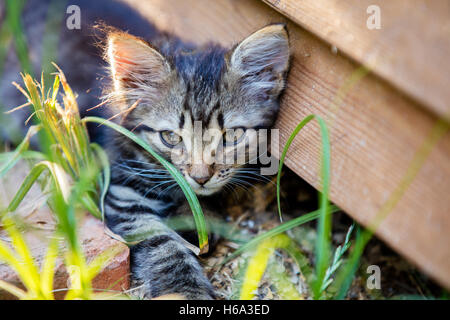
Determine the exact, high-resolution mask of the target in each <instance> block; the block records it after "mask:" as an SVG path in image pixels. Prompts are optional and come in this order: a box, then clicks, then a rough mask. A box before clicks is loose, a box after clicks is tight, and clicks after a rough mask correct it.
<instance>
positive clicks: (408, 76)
mask: <svg viewBox="0 0 450 320" xmlns="http://www.w3.org/2000/svg"><path fill="white" fill-rule="evenodd" d="M264 2H266V3H267V4H269V5H270V6H272V7H273V8H274V9H276V10H278V11H279V12H281V13H282V14H283V15H285V16H287V17H289V18H290V19H292V20H293V21H294V22H296V23H297V24H299V25H300V26H302V27H304V28H306V29H307V30H309V31H310V32H312V33H313V34H315V35H318V36H319V37H321V38H322V39H324V40H325V41H326V42H327V43H329V44H331V45H334V46H336V47H337V48H339V49H340V50H342V51H343V52H345V53H346V54H347V55H349V56H350V57H352V58H353V59H355V60H356V61H358V62H360V63H364V64H367V65H369V66H370V67H371V69H372V70H373V72H374V73H376V74H378V75H380V76H382V77H383V78H384V79H385V80H386V81H389V82H390V83H392V84H394V85H395V86H396V87H398V88H399V89H401V90H402V91H403V92H405V93H407V94H408V95H410V96H412V97H413V98H415V99H417V100H418V101H420V102H422V103H423V104H424V105H425V106H426V107H428V108H430V109H431V110H433V111H434V112H436V113H437V114H439V115H441V116H443V117H445V118H446V119H447V120H450V104H449V101H450V90H449V88H450V59H449V57H450V2H449V1H447V0H433V1H427V0H408V1H401V0H396V1H395V0H394V1H392V0H381V1H376V2H374V1H372V0H358V1H354V0H353V1H352V0H302V1H297V0H264ZM374 5H376V6H377V7H378V8H375V9H373V6H374ZM369 7H370V8H369ZM368 8H369V10H368ZM374 10H379V11H378V12H376V11H374ZM378 13H379V15H378V16H377V17H378V18H379V20H378V22H379V27H380V28H379V29H376V28H375V29H369V28H368V27H367V23H369V26H371V28H373V27H375V25H374V24H372V22H374V21H373V18H375V15H377V14H378ZM368 20H369V22H368Z"/></svg>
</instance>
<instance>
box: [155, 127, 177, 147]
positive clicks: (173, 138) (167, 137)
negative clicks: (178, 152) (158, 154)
mask: <svg viewBox="0 0 450 320" xmlns="http://www.w3.org/2000/svg"><path fill="white" fill-rule="evenodd" d="M159 136H160V138H161V141H162V143H164V144H165V145H166V146H167V147H169V148H173V147H175V146H176V145H177V144H179V143H180V142H181V140H182V139H181V136H179V135H178V134H176V133H175V132H173V131H169V130H166V131H160V132H159Z"/></svg>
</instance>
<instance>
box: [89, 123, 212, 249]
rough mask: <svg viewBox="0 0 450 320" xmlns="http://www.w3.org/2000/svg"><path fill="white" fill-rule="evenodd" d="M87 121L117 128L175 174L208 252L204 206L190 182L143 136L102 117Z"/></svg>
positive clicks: (199, 237) (200, 239) (202, 245)
mask: <svg viewBox="0 0 450 320" xmlns="http://www.w3.org/2000/svg"><path fill="white" fill-rule="evenodd" d="M83 121H85V122H94V123H99V124H102V125H106V126H108V127H110V128H111V129H114V130H116V131H117V132H119V133H121V134H123V135H125V136H126V137H128V138H129V139H131V140H132V141H134V142H135V143H136V144H138V145H139V146H141V147H142V148H144V149H145V150H146V151H147V152H148V153H150V154H151V155H152V156H153V157H154V158H155V159H156V160H158V161H159V162H160V163H161V164H162V165H163V166H164V167H165V168H166V169H167V171H168V172H169V173H170V174H171V175H172V176H173V178H174V179H175V181H176V182H177V183H178V185H179V186H180V188H181V190H182V191H183V193H184V195H185V196H186V199H187V201H188V203H189V206H190V208H191V210H192V213H193V216H194V221H195V225H196V228H197V233H198V240H199V248H200V253H205V252H208V232H207V228H206V222H205V217H204V215H203V211H202V208H201V206H200V203H199V201H198V199H197V196H196V195H195V193H194V191H192V189H191V187H190V186H189V184H188V182H187V181H186V180H185V179H184V177H183V175H182V174H181V173H180V172H179V171H178V170H177V169H176V168H175V167H174V166H173V165H172V164H171V163H170V162H168V161H167V160H166V159H164V158H163V157H161V156H160V155H159V154H157V153H156V152H155V151H154V150H153V149H152V148H151V147H150V146H149V145H148V144H147V143H145V142H144V141H143V140H142V139H141V138H139V137H138V136H137V135H135V134H134V133H133V132H131V131H129V130H127V129H125V128H123V127H121V126H119V125H117V124H115V123H113V122H111V121H108V120H105V119H102V118H98V117H86V118H84V119H83Z"/></svg>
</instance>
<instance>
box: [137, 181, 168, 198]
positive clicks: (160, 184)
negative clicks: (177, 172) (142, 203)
mask: <svg viewBox="0 0 450 320" xmlns="http://www.w3.org/2000/svg"><path fill="white" fill-rule="evenodd" d="M174 181H175V180H173V179H171V180H167V181H163V182H159V183H157V184H156V185H154V186H153V187H151V188H150V189H149V190H147V192H146V193H145V194H144V198H146V197H147V195H148V194H149V193H150V192H152V191H153V190H154V189H156V188H158V187H161V186H163V185H165V184H167V183H171V182H174Z"/></svg>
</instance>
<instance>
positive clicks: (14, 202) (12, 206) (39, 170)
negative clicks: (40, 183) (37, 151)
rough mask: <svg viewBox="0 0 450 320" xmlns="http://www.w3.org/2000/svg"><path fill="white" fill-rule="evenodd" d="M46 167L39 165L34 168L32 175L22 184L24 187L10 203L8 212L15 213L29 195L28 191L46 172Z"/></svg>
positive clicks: (29, 174) (21, 187)
mask: <svg viewBox="0 0 450 320" xmlns="http://www.w3.org/2000/svg"><path fill="white" fill-rule="evenodd" d="M44 169H45V166H42V165H37V166H34V167H33V168H32V169H31V171H30V173H28V175H27V176H26V178H25V180H24V181H23V182H22V185H21V186H20V188H19V191H17V193H16V195H15V196H14V198H13V199H12V200H11V202H10V203H9V206H8V208H7V209H6V210H7V212H14V211H15V210H16V209H17V208H18V207H19V205H20V203H21V202H22V200H23V198H25V196H26V195H27V193H28V191H30V189H31V187H32V186H33V184H34V183H35V182H36V180H37V179H38V178H39V176H40V175H41V173H42V172H43V171H44Z"/></svg>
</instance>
